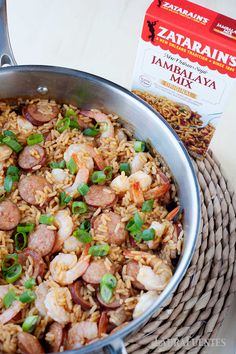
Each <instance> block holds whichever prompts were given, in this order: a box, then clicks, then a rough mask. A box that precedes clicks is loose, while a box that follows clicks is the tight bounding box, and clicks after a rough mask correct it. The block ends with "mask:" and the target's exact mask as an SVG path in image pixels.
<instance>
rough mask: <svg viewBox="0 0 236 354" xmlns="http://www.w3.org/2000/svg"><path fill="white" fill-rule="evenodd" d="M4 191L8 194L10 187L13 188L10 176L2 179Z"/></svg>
mask: <svg viewBox="0 0 236 354" xmlns="http://www.w3.org/2000/svg"><path fill="white" fill-rule="evenodd" d="M3 186H4V190H5V191H6V192H7V193H10V191H11V190H12V186H13V180H12V176H6V177H5V178H4V184H3Z"/></svg>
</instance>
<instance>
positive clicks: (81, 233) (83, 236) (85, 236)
mask: <svg viewBox="0 0 236 354" xmlns="http://www.w3.org/2000/svg"><path fill="white" fill-rule="evenodd" d="M73 236H74V237H76V238H77V239H78V240H79V241H80V242H83V243H90V242H92V239H93V238H92V235H91V234H90V233H89V232H87V231H85V230H82V229H77V230H75V231H74V233H73Z"/></svg>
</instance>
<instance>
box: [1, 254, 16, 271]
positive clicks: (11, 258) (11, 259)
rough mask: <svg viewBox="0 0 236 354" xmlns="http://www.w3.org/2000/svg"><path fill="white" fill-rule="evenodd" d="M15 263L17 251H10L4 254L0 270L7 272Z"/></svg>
mask: <svg viewBox="0 0 236 354" xmlns="http://www.w3.org/2000/svg"><path fill="white" fill-rule="evenodd" d="M17 263H18V254H17V253H12V254H8V255H6V256H5V257H4V258H3V261H2V271H3V272H8V271H9V270H10V269H11V268H12V267H13V266H14V265H16V264H17Z"/></svg>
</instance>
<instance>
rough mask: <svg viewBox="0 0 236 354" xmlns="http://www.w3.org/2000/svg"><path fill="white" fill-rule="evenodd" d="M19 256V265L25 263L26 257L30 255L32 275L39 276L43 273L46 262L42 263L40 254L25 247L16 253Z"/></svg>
mask: <svg viewBox="0 0 236 354" xmlns="http://www.w3.org/2000/svg"><path fill="white" fill-rule="evenodd" d="M18 256H19V263H20V264H21V265H25V263H26V261H27V259H28V257H29V256H30V257H31V258H32V259H33V268H34V269H33V277H34V278H37V276H40V277H41V278H42V277H43V276H44V274H45V270H46V264H45V263H44V261H43V259H42V257H41V255H40V254H39V253H38V252H37V251H35V250H32V249H31V248H25V249H24V251H22V252H21V253H19V254H18Z"/></svg>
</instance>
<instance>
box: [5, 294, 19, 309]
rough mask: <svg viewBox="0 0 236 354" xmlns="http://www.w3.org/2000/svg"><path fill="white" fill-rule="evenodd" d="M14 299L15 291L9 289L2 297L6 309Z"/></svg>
mask: <svg viewBox="0 0 236 354" xmlns="http://www.w3.org/2000/svg"><path fill="white" fill-rule="evenodd" d="M15 300H16V293H15V291H14V290H9V291H8V292H7V293H6V295H4V297H3V305H4V306H5V308H6V309H8V308H9V307H10V306H11V305H12V303H13V302H14V301H15Z"/></svg>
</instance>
